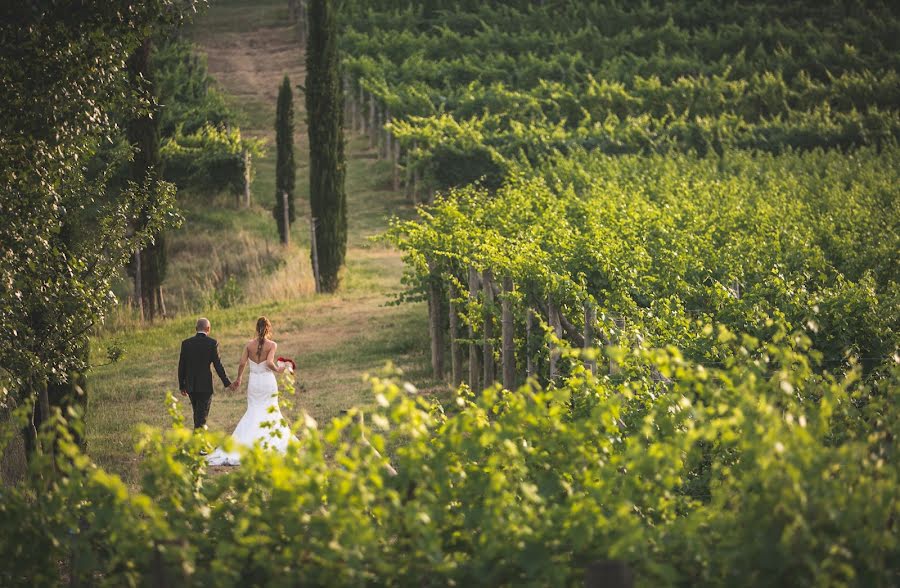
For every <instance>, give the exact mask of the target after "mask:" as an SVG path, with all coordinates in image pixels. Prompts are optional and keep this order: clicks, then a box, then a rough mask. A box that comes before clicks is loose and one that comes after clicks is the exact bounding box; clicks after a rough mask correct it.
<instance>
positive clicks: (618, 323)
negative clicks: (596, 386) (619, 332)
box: [609, 317, 625, 376]
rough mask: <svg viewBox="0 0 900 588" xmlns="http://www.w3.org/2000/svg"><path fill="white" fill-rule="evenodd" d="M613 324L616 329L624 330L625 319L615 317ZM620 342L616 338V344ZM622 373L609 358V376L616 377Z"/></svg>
mask: <svg viewBox="0 0 900 588" xmlns="http://www.w3.org/2000/svg"><path fill="white" fill-rule="evenodd" d="M613 322H614V323H615V325H616V329H624V328H625V319H624V318H623V317H615V318H614V319H613ZM620 342H621V340H620V339H619V338H618V337H617V338H616V343H620ZM621 373H622V368H621V367H620V366H619V364H618V363H617V362H616V360H614V359H612V358H610V360H609V375H611V376H617V375H619V374H621Z"/></svg>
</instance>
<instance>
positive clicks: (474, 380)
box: [469, 267, 481, 392]
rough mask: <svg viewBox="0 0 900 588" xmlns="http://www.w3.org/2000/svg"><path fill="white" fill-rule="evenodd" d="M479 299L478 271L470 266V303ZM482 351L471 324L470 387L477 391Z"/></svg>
mask: <svg viewBox="0 0 900 588" xmlns="http://www.w3.org/2000/svg"><path fill="white" fill-rule="evenodd" d="M477 301H478V271H477V270H476V269H475V268H474V267H470V268H469V303H470V304H475V303H476V302H477ZM480 376H481V352H480V350H479V349H478V344H477V343H476V342H475V326H474V323H473V324H469V387H470V388H471V389H472V390H473V391H475V392H480V391H481V383H480V381H479V378H480Z"/></svg>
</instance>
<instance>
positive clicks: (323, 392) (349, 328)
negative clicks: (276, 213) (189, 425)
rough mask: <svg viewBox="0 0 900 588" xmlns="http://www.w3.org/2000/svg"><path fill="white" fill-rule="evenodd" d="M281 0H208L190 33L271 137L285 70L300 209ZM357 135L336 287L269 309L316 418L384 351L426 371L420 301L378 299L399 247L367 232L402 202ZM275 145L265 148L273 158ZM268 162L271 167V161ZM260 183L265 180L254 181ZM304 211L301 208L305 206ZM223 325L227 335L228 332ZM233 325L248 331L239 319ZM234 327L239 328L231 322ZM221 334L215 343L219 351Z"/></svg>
mask: <svg viewBox="0 0 900 588" xmlns="http://www.w3.org/2000/svg"><path fill="white" fill-rule="evenodd" d="M285 17H286V9H285V8H284V5H283V3H280V2H279V3H265V2H262V3H253V2H250V1H247V2H243V3H240V2H231V3H224V4H223V5H221V6H218V5H215V4H214V5H213V6H212V7H211V8H210V11H209V13H208V14H207V15H206V16H205V17H204V21H201V23H200V26H199V27H197V29H196V31H195V34H194V37H195V39H196V41H197V42H198V44H199V45H200V46H201V47H202V49H203V51H204V52H205V53H206V55H207V61H208V65H209V70H210V73H211V74H212V75H213V76H214V77H215V78H216V80H217V82H218V84H219V86H220V87H221V88H222V90H224V91H225V93H227V95H228V96H229V101H230V102H231V103H232V104H233V105H235V107H236V108H238V109H240V110H241V111H242V112H243V114H244V116H245V117H246V122H244V127H243V128H242V131H243V132H246V133H248V134H250V135H252V136H255V137H263V138H266V139H268V140H269V142H270V144H271V143H274V130H273V124H272V123H273V121H274V118H275V104H276V100H277V93H278V87H279V85H280V84H281V82H282V79H283V78H284V75H285V74H287V75H288V76H289V77H290V79H291V82H292V84H293V86H294V87H295V90H294V121H295V135H294V141H295V143H294V145H295V147H294V149H295V160H296V162H297V168H298V173H297V187H298V190H297V192H298V193H297V198H298V201H297V209H298V212H299V211H301V210H302V211H305V210H306V207H307V206H308V205H307V204H306V201H305V200H304V201H303V202H302V203H301V199H305V198H306V197H307V196H306V193H307V190H308V181H309V180H308V175H307V160H308V139H307V134H306V125H305V117H306V113H305V108H304V98H303V94H302V91H300V90H299V89H297V86H299V85H302V84H303V83H304V79H305V75H306V69H305V61H304V59H305V58H304V55H303V52H302V48H301V47H300V45H299V44H298V43H297V41H296V31H295V29H294V27H293V26H292V25H290V24H289V23H288V22H287V20H286V18H285ZM366 149H367V147H366V141H365V140H359V139H357V140H353V139H351V140H350V141H349V143H348V164H349V168H348V178H347V192H348V209H349V219H348V220H349V225H350V233H351V239H350V247H349V249H348V260H347V263H348V275H347V276H346V277H345V279H344V283H345V287H344V289H343V290H342V291H341V292H340V293H339V294H337V295H335V296H330V297H312V299H310V300H306V301H302V302H298V304H296V305H295V304H291V305H289V306H288V308H286V309H285V310H284V311H276V312H274V313H273V315H272V316H271V318H272V320H273V322H274V323H275V324H276V328H277V329H278V333H277V337H276V338H277V340H278V341H279V345H280V347H279V349H280V350H281V349H284V350H286V353H289V354H291V355H293V356H296V357H298V359H299V362H300V365H301V378H300V383H301V385H302V386H303V390H304V391H303V392H302V393H301V397H300V401H299V404H300V406H301V408H303V409H304V410H307V411H309V412H310V413H311V414H313V416H315V417H316V418H330V417H332V416H334V415H336V414H337V413H338V412H339V411H340V410H341V409H343V408H347V407H349V406H352V405H354V404H359V403H367V402H368V401H369V398H368V387H367V385H366V384H364V383H363V381H362V375H363V374H364V373H365V372H369V371H373V370H377V369H378V368H380V367H381V366H382V365H383V364H384V363H385V362H386V361H388V360H391V361H393V362H395V363H399V364H401V365H402V364H405V367H406V368H407V369H408V370H411V372H412V373H411V374H409V375H411V376H415V375H417V374H419V375H424V374H423V373H422V370H421V366H423V365H425V364H426V362H427V358H424V357H423V354H422V350H423V349H424V348H426V347H425V346H423V345H422V343H421V332H424V331H426V329H425V321H424V310H423V308H422V307H421V306H420V305H419V306H404V307H386V306H384V304H385V302H386V301H387V300H389V297H390V295H391V294H392V293H394V292H396V291H398V290H399V289H400V276H401V274H402V262H401V261H400V257H399V253H398V252H396V251H394V250H391V249H385V248H383V247H380V246H379V247H373V246H371V245H370V244H369V243H368V242H367V240H366V239H367V237H368V236H370V235H372V234H375V233H378V232H380V231H381V230H383V229H384V228H386V227H387V220H388V218H389V216H390V215H391V214H392V213H393V212H396V211H397V210H398V209H401V208H408V205H407V204H406V203H405V202H404V201H403V198H402V196H400V195H397V194H393V193H391V192H389V191H386V190H385V189H384V188H385V186H384V184H385V182H383V181H381V182H379V181H378V178H379V176H380V175H383V174H382V173H380V172H379V169H378V164H377V163H376V162H375V160H374V158H373V157H371V154H369V153H368V152H367V151H366ZM273 151H274V149H270V150H269V156H268V158H271V156H272V152H273ZM270 166H271V167H270ZM270 171H271V172H272V175H273V176H274V173H273V172H274V162H273V161H271V162H270V161H261V162H259V165H258V175H263V174H265V173H269V172H270ZM262 183H263V185H267V182H265V181H264V182H262ZM304 216H305V212H304ZM230 331H231V329H228V330H227V331H226V333H225V336H227V337H228V339H229V341H232V340H233V338H232V337H231V336H230V335H231V333H230ZM239 332H240V333H243V334H245V335H246V334H247V328H246V325H242V328H241V329H240V331H239ZM235 336H236V337H238V340H240V339H239V337H240V334H239V333H238V332H236V333H235ZM231 346H232V345H231V344H229V345H227V346H224V347H223V351H224V352H227V350H228V348H230V347H231ZM219 400H221V401H220V402H218V403H217V404H218V409H219V410H218V411H215V410H214V411H213V412H214V413H216V415H214V417H213V418H211V420H210V425H211V426H214V427H220V426H221V427H222V428H224V429H226V430H229V429H230V428H231V426H233V424H234V423H236V422H237V419H238V418H239V417H240V414H241V413H242V412H243V409H244V400H243V397H242V395H237V397H229V398H222V399H219Z"/></svg>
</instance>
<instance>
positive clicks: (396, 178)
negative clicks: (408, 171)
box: [391, 140, 400, 192]
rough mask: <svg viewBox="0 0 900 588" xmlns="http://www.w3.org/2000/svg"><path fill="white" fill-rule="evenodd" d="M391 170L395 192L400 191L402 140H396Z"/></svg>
mask: <svg viewBox="0 0 900 588" xmlns="http://www.w3.org/2000/svg"><path fill="white" fill-rule="evenodd" d="M391 172H392V180H393V188H394V192H399V191H400V141H397V140H395V141H394V151H393V153H392V157H391Z"/></svg>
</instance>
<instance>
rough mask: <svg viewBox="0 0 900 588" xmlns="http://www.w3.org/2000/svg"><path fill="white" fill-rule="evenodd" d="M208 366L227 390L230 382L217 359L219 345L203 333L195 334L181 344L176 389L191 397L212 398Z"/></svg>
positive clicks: (220, 361) (210, 376)
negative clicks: (214, 369)
mask: <svg viewBox="0 0 900 588" xmlns="http://www.w3.org/2000/svg"><path fill="white" fill-rule="evenodd" d="M210 364H212V365H213V367H215V368H216V373H217V374H219V378H221V379H222V383H223V384H224V385H225V387H226V388H227V387H228V386H230V385H231V380H229V379H228V375H227V374H226V373H225V368H224V367H222V360H221V359H219V343H218V342H217V341H216V340H215V339H213V338H212V337H209V336H208V335H206V334H205V333H197V334H196V335H195V336H193V337H191V338H190V339H185V340H184V341H182V342H181V357H179V358H178V389H179V390H187V393H188V394H190V395H191V396H200V397H203V396H212V393H213V383H212V372H210V371H209V366H210Z"/></svg>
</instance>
